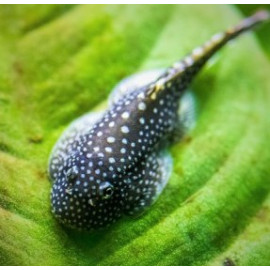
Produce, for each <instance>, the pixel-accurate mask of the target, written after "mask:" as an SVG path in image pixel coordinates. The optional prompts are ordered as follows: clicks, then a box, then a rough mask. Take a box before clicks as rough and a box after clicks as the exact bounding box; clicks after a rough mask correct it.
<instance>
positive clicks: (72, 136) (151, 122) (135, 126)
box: [49, 11, 269, 230]
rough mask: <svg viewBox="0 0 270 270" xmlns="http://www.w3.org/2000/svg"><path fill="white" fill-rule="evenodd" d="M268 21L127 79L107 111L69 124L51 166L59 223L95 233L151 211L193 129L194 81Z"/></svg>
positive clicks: (245, 24)
mask: <svg viewBox="0 0 270 270" xmlns="http://www.w3.org/2000/svg"><path fill="white" fill-rule="evenodd" d="M267 18H269V14H268V13H267V12H265V11H259V12H257V13H255V14H254V15H253V16H251V17H249V18H246V19H244V20H243V21H242V22H241V23H240V24H238V25H237V26H236V27H234V28H231V29H229V30H227V31H225V32H223V33H219V34H217V35H214V36H213V37H212V38H211V39H210V41H208V42H206V43H205V44H204V45H203V46H201V47H198V48H196V49H195V50H193V51H192V53H191V54H189V55H187V56H186V57H184V58H183V60H181V61H179V62H176V63H175V64H173V66H171V67H169V68H167V69H164V70H162V69H161V70H153V71H148V72H144V73H139V74H135V75H133V76H131V77H128V78H127V79H124V80H123V81H122V82H120V83H119V84H118V85H117V86H116V87H115V89H114V91H113V93H112V95H111V98H110V104H109V105H110V106H109V108H108V109H107V110H106V111H104V112H97V113H89V114H86V115H84V116H82V117H80V118H79V119H77V120H75V121H74V122H73V123H71V125H70V126H69V127H68V128H67V130H66V131H65V132H64V133H63V135H62V136H61V137H60V139H59V140H58V142H57V143H56V145H55V146H54V148H53V150H52V153H51V156H50V159H49V175H50V178H51V181H52V184H53V187H52V191H51V203H52V212H53V214H54V215H55V217H56V218H57V219H58V220H59V221H60V222H61V223H62V224H64V225H66V226H68V227H71V228H76V229H79V230H93V229H99V228H103V227H107V226H109V225H111V224H112V223H114V222H115V221H116V220H118V219H119V218H120V217H121V216H123V215H139V214H141V213H143V212H144V211H145V210H146V209H147V208H148V207H149V206H151V205H152V204H153V203H154V202H155V201H156V199H157V198H158V196H159V195H160V193H161V192H162V190H163V189H164V187H165V186H166V183H167V182H168V179H169V177H170V174H171V171H172V158H171V156H170V154H169V153H168V151H167V147H168V146H169V145H170V144H171V143H172V142H173V141H175V140H176V138H177V139H180V138H181V137H182V136H183V135H185V134H186V133H187V132H188V131H189V130H190V129H191V128H192V127H193V126H194V124H195V101H194V97H193V95H192V93H190V92H189V91H188V90H187V89H188V86H189V85H190V83H191V81H192V80H193V78H194V77H195V75H196V74H197V73H198V72H199V71H200V70H201V68H202V67H203V66H204V64H205V63H206V62H207V61H208V60H209V59H210V57H211V56H212V55H213V54H214V53H215V52H217V51H218V50H219V49H220V48H221V47H223V46H224V45H225V44H226V43H227V42H228V41H230V40H232V39H233V38H235V37H236V36H238V35H239V34H241V33H242V32H244V31H246V30H248V29H250V28H252V27H253V26H255V25H257V24H258V23H260V22H262V21H264V20H266V19H267Z"/></svg>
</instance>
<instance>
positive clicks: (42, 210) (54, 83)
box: [0, 5, 270, 265]
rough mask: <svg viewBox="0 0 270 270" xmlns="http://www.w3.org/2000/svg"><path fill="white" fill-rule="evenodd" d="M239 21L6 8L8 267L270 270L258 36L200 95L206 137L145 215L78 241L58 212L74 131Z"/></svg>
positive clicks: (0, 242)
mask: <svg viewBox="0 0 270 270" xmlns="http://www.w3.org/2000/svg"><path fill="white" fill-rule="evenodd" d="M240 19H241V15H240V14H239V13H238V12H237V10H236V9H235V8H234V7H231V6H221V5H217V6H216V5H211V6H210V5H208V6H200V5H198V6H189V5H179V6H173V5H162V6H159V5H155V6H151V5H130V6H129V5H121V6H118V5H116V6H112V5H109V6H103V5H98V6H93V5H92V6H57V5H48V6H40V5H38V6H31V5H29V6H23V5H17V6H8V5H7V6H2V7H1V9H0V26H1V29H3V34H2V35H1V37H0V57H1V60H2V61H1V62H0V264H1V265H200V264H204V265H209V264H214V265H217V264H218V265H220V264H221V265H222V264H239V265H256V264H257V265H267V264H268V265H269V263H270V251H269V250H270V249H269V246H270V228H269V226H267V224H268V223H269V219H270V207H269V196H270V192H269V191H270V181H269V173H270V167H269V163H270V151H269V136H270V123H269V122H270V119H269V113H270V107H269V105H268V104H269V102H270V92H269V89H270V78H269V70H270V64H269V60H268V59H266V56H265V54H264V52H262V50H261V48H260V46H259V44H258V41H257V40H256V38H255V36H254V34H253V33H249V34H245V35H244V36H242V37H241V38H239V39H238V40H236V41H234V42H232V43H230V44H229V45H228V46H227V47H226V48H224V49H223V50H222V51H221V52H220V53H218V55H217V56H216V57H215V58H214V60H213V61H212V62H211V64H209V65H208V66H207V67H206V68H204V70H203V72H202V73H201V74H200V75H199V76H198V78H197V79H196V80H195V82H194V83H193V85H192V89H193V91H194V92H195V94H196V96H197V98H198V122H197V126H196V128H195V129H194V131H193V132H192V133H191V134H190V135H189V136H188V137H187V138H186V139H185V140H183V141H182V142H179V143H178V144H176V145H174V146H173V147H172V148H171V152H172V154H173V158H174V172H173V175H172V177H171V179H170V182H169V184H168V186H167V187H166V189H165V190H164V192H163V194H162V195H161V196H160V198H159V199H158V201H157V203H156V204H155V205H154V206H153V207H151V208H150V209H149V211H148V212H147V213H145V215H143V216H142V217H140V218H137V219H134V218H125V219H123V220H121V221H119V222H118V223H117V224H115V225H114V226H113V227H111V228H110V229H108V230H106V231H99V232H96V233H78V232H76V231H71V230H68V229H66V228H63V227H62V226H60V225H59V224H58V223H57V221H56V220H55V219H54V218H53V217H52V215H51V213H50V199H49V193H50V183H49V181H48V177H47V175H46V169H47V162H48V156H49V153H50V151H51V149H52V147H53V145H54V143H55V141H56V140H57V138H58V137H59V136H60V134H61V132H62V131H63V130H64V128H65V127H66V126H67V125H68V124H69V123H70V121H72V120H73V119H75V118H76V117H78V116H80V115H82V114H83V113H85V112H87V111H90V110H92V109H95V108H97V107H98V106H100V104H103V105H104V104H105V103H104V101H105V100H106V98H107V96H108V94H109V93H110V90H111V89H112V87H113V86H114V85H115V83H117V82H118V81H119V80H120V79H121V78H123V77H125V76H127V75H129V74H132V73H133V72H136V71H138V70H145V69H151V68H158V67H163V66H167V65H169V64H171V63H172V62H174V61H175V60H177V59H179V58H181V57H182V56H184V55H185V54H186V53H188V52H189V51H190V50H192V49H193V48H194V47H196V46H198V45H200V44H201V43H203V42H204V41H206V40H207V39H208V38H209V37H210V36H211V35H212V34H214V33H215V32H219V31H221V30H223V29H225V28H227V27H228V26H231V25H233V24H234V23H236V22H237V21H239V20H240ZM103 105H102V106H103Z"/></svg>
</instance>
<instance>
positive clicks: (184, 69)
mask: <svg viewBox="0 0 270 270" xmlns="http://www.w3.org/2000/svg"><path fill="white" fill-rule="evenodd" d="M269 18H270V14H269V12H267V11H265V10H261V11H258V12H256V13H255V14H253V15H252V16H250V17H248V18H245V19H244V20H242V21H241V22H240V23H239V24H237V25H236V26H235V27H232V28H229V29H228V30H227V31H225V32H221V33H218V34H216V35H214V36H213V37H212V38H211V39H210V40H208V41H207V42H206V43H205V44H203V45H202V46H201V47H197V48H195V49H194V50H193V51H192V52H191V53H190V54H188V55H187V56H186V57H184V58H183V59H182V60H181V61H178V62H176V63H174V64H173V66H171V67H169V68H168V69H167V70H166V71H165V72H164V73H163V74H162V75H161V76H160V77H159V78H158V79H157V80H156V81H155V82H154V83H153V84H151V85H150V88H149V90H148V92H147V96H150V97H151V98H152V99H155V98H156V96H157V94H158V92H160V91H161V90H163V89H165V88H170V86H171V85H173V84H174V85H175V88H176V89H177V91H178V92H179V91H180V93H179V94H181V91H182V92H183V91H184V90H185V89H186V87H187V86H188V84H189V83H190V82H191V81H192V79H193V78H194V77H195V75H196V74H197V73H198V72H199V71H200V70H201V68H202V67H203V66H204V64H205V63H206V62H207V61H208V60H209V59H210V58H211V57H212V56H213V55H214V54H215V53H216V52H217V51H218V50H220V49H221V48H222V47H223V46H224V45H226V44H227V43H228V41H230V40H232V39H234V38H236V37H238V36H239V35H240V34H242V33H243V32H246V31H248V30H250V29H251V28H253V27H254V26H256V25H258V24H260V23H261V22H263V21H266V20H268V19H269ZM165 86H167V87H165Z"/></svg>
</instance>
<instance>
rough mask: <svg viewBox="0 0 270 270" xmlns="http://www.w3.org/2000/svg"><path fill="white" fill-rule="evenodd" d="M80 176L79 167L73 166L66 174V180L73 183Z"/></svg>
mask: <svg viewBox="0 0 270 270" xmlns="http://www.w3.org/2000/svg"><path fill="white" fill-rule="evenodd" d="M78 174H79V170H78V167H77V166H73V167H71V168H70V169H68V170H67V172H66V180H67V181H69V182H71V181H74V180H75V179H76V178H77V176H78Z"/></svg>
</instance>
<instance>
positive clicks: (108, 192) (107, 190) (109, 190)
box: [99, 182, 114, 200]
mask: <svg viewBox="0 0 270 270" xmlns="http://www.w3.org/2000/svg"><path fill="white" fill-rule="evenodd" d="M99 191H100V195H101V197H102V199H105V200H106V199H109V198H110V197H111V196H112V195H113V191H114V187H113V185H112V184H111V183H109V182H104V183H102V184H101V185H100V187H99Z"/></svg>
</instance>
